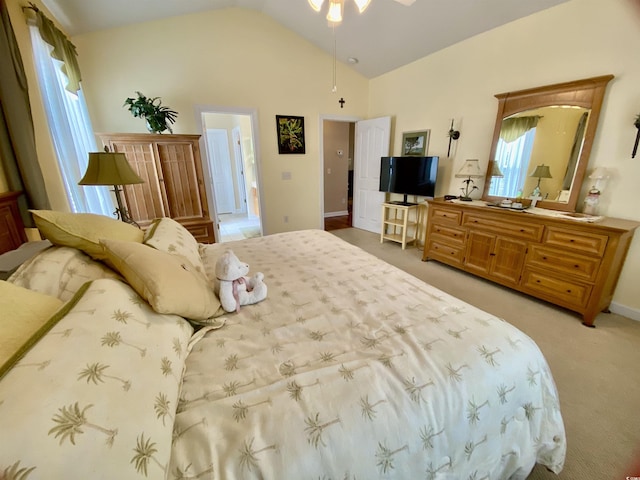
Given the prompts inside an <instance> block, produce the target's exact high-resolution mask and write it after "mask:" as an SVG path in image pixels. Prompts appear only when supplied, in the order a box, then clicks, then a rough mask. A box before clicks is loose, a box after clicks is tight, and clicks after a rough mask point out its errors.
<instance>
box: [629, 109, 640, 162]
mask: <svg viewBox="0 0 640 480" xmlns="http://www.w3.org/2000/svg"><path fill="white" fill-rule="evenodd" d="M633 124H634V125H635V127H636V128H637V129H638V131H637V132H636V143H634V144H633V152H632V153H631V158H635V157H636V152H637V151H638V142H639V141H640V113H639V114H638V116H637V117H636V121H635V122H633Z"/></svg>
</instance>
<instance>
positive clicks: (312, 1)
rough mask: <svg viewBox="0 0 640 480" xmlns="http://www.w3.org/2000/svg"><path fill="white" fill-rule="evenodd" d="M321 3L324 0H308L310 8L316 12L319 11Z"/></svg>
mask: <svg viewBox="0 0 640 480" xmlns="http://www.w3.org/2000/svg"><path fill="white" fill-rule="evenodd" d="M323 3H324V0H309V5H311V8H313V9H314V10H315V11H316V12H319V11H320V9H321V8H322V4H323Z"/></svg>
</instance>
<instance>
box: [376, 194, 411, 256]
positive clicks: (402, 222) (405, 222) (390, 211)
mask: <svg viewBox="0 0 640 480" xmlns="http://www.w3.org/2000/svg"><path fill="white" fill-rule="evenodd" d="M412 210H415V214H414V216H413V219H412V220H409V214H410V213H411V211H412ZM418 220H419V219H418V204H417V203H410V204H408V205H403V204H402V202H388V203H383V204H382V229H381V233H380V243H383V242H384V241H385V240H391V241H392V242H398V243H401V244H402V249H403V250H404V249H405V248H406V246H407V244H409V243H411V242H413V243H414V244H415V243H416V239H417V237H418ZM409 229H411V234H409Z"/></svg>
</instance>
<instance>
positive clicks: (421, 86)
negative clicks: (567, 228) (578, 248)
mask: <svg viewBox="0 0 640 480" xmlns="http://www.w3.org/2000/svg"><path fill="white" fill-rule="evenodd" d="M639 25H640V11H639V9H638V8H635V7H634V6H633V2H632V0H607V1H606V2H605V1H602V0H571V1H569V2H567V3H564V4H562V5H559V6H557V7H554V8H551V9H548V10H545V11H543V12H541V13H538V14H536V15H532V16H530V17H527V18H524V19H521V20H518V21H515V22H512V23H510V24H508V25H505V26H503V27H500V28H497V29H494V30H491V31H489V32H486V33H484V34H481V35H478V36H476V37H473V38H471V39H469V40H466V41H464V42H461V43H459V44H457V45H454V46H452V47H450V48H447V49H445V50H442V51H440V52H438V53H435V54H433V55H431V56H429V57H425V58H423V59H421V60H419V61H417V62H414V63H412V64H410V65H407V66H405V67H403V68H399V69H397V70H395V71H393V72H391V73H388V74H386V75H383V76H380V77H378V78H376V79H374V80H372V81H371V84H370V94H369V95H370V107H369V116H371V117H375V116H379V115H386V114H391V115H395V117H396V125H395V136H394V138H393V140H394V144H395V149H394V150H395V151H398V150H399V147H400V141H401V138H402V132H403V131H409V130H420V129H427V128H429V129H431V141H430V143H429V154H431V155H440V156H441V162H440V164H441V167H440V169H439V172H438V173H439V181H438V187H437V193H438V194H439V195H443V194H447V193H454V194H455V193H457V192H458V191H459V184H458V183H459V182H458V179H455V178H453V173H455V172H456V171H457V170H458V169H459V168H460V166H461V165H462V162H463V161H464V159H465V158H479V159H480V161H481V163H482V165H484V166H486V165H487V162H488V155H489V152H490V147H491V138H492V134H493V127H494V121H495V115H496V111H497V106H498V103H497V100H496V99H495V97H494V95H495V94H497V93H502V92H509V91H514V90H521V89H525V88H529V87H535V86H541V85H548V84H553V83H558V82H563V81H568V80H577V79H582V78H588V77H594V76H598V75H605V74H613V75H615V77H616V78H615V79H614V80H613V81H612V82H611V83H610V84H609V86H608V90H607V94H606V96H605V99H604V105H603V109H602V113H601V116H600V122H599V127H598V132H597V134H596V138H595V142H594V145H593V150H592V153H591V162H590V164H589V169H588V172H591V171H592V170H593V168H594V167H596V166H603V167H607V168H610V169H611V170H612V172H613V174H614V176H613V178H611V179H610V180H609V182H608V184H607V186H606V189H605V190H604V192H603V194H602V197H601V198H602V204H601V205H602V211H603V213H604V214H606V215H609V216H615V217H622V218H628V219H634V220H640V213H638V212H639V210H638V208H637V200H636V197H637V191H638V188H637V182H638V179H640V161H638V159H637V158H636V159H631V149H632V147H633V141H634V139H635V134H636V128H635V127H634V126H633V121H634V118H635V115H637V114H638V113H640V90H638V85H639V84H640V62H638V61H637V59H638V52H637V46H638V45H640V28H639ZM452 118H455V120H456V127H459V130H460V131H461V137H460V139H459V140H458V141H457V142H456V143H455V147H454V149H453V150H452V157H451V158H448V159H447V158H446V154H447V144H448V142H447V140H448V139H447V136H446V133H447V130H448V128H449V125H450V122H451V119H452ZM480 186H482V185H480ZM588 187H589V185H586V186H583V190H582V196H581V199H582V198H584V195H585V193H586V189H588ZM579 208H580V209H581V208H582V204H581V203H580V205H579ZM639 284H640V232H638V233H637V234H636V235H635V238H634V240H633V243H632V245H631V249H630V251H629V255H628V258H627V262H626V264H625V267H624V269H623V272H622V276H621V277H620V282H619V284H618V288H617V290H616V294H615V298H614V301H615V302H616V304H620V305H621V307H620V308H623V309H624V308H625V306H626V307H629V308H630V309H633V312H627V313H634V314H635V315H636V316H638V318H640V297H639V296H638V295H637V286H638V285H639ZM634 285H635V286H634Z"/></svg>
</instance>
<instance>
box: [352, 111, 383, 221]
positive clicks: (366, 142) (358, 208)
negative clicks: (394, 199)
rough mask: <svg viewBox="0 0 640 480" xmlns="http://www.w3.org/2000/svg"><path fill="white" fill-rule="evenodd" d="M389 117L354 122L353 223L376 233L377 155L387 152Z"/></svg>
mask: <svg viewBox="0 0 640 480" xmlns="http://www.w3.org/2000/svg"><path fill="white" fill-rule="evenodd" d="M390 137H391V117H381V118H374V119H371V120H361V121H359V122H356V131H355V146H354V157H355V158H354V165H353V226H354V227H356V228H361V229H362V230H367V231H369V232H374V233H380V231H381V226H380V222H381V221H382V216H381V211H382V202H384V199H385V194H384V192H380V191H379V188H380V157H386V156H388V155H389V141H390Z"/></svg>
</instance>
